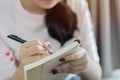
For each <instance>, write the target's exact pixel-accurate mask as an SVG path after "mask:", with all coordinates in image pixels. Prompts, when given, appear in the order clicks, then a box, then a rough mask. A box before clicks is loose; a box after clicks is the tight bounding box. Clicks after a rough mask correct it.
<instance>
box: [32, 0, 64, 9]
mask: <svg viewBox="0 0 120 80" xmlns="http://www.w3.org/2000/svg"><path fill="white" fill-rule="evenodd" d="M33 1H34V2H35V4H36V5H37V6H39V7H40V8H42V9H50V8H52V7H54V6H55V5H56V4H57V3H59V2H60V1H62V0H33Z"/></svg>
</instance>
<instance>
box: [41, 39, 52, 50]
mask: <svg viewBox="0 0 120 80" xmlns="http://www.w3.org/2000/svg"><path fill="white" fill-rule="evenodd" d="M43 46H44V47H45V48H46V49H47V50H50V49H51V48H52V47H51V43H50V42H49V41H47V42H44V43H43Z"/></svg>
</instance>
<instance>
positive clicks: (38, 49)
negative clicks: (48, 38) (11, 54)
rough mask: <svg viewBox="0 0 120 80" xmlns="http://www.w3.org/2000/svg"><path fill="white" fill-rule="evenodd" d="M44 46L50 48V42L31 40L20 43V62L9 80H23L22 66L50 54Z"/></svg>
mask: <svg viewBox="0 0 120 80" xmlns="http://www.w3.org/2000/svg"><path fill="white" fill-rule="evenodd" d="M46 48H47V49H49V50H50V49H51V45H50V42H45V43H41V42H40V41H38V40H32V41H28V42H25V43H24V44H22V46H21V48H20V52H19V59H20V64H19V67H18V69H17V71H16V72H15V74H14V75H13V77H12V78H11V79H10V80H24V73H23V66H24V65H27V64H30V63H33V62H36V61H38V60H41V59H43V58H45V57H46V56H48V55H50V53H49V51H48V50H47V49H46Z"/></svg>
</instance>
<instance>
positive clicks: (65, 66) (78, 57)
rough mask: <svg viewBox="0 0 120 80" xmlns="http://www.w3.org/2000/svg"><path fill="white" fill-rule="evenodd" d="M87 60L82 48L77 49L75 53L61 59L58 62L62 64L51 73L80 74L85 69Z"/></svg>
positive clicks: (85, 52)
mask: <svg viewBox="0 0 120 80" xmlns="http://www.w3.org/2000/svg"><path fill="white" fill-rule="evenodd" d="M88 60H89V59H88V54H87V51H86V50H85V49H83V48H79V49H78V50H77V51H76V52H75V53H73V54H71V55H68V56H66V57H64V58H61V59H60V61H61V62H63V63H62V64H60V65H59V66H57V67H56V68H55V69H53V70H52V72H53V74H56V73H57V72H58V73H72V74H81V73H83V72H84V71H85V70H86V69H87V67H88V62H89V61H88ZM55 72H56V73H55Z"/></svg>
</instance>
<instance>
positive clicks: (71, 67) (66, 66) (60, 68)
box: [55, 62, 88, 74]
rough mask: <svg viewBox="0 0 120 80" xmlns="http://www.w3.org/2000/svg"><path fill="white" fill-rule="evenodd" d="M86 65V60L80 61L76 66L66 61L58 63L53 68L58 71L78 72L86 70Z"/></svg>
mask: <svg viewBox="0 0 120 80" xmlns="http://www.w3.org/2000/svg"><path fill="white" fill-rule="evenodd" d="M87 66H88V62H85V63H81V64H79V65H77V66H74V65H72V64H71V62H66V63H63V64H61V65H59V66H58V67H56V68H55V69H56V70H57V72H59V73H73V74H80V73H81V72H84V71H85V70H86V68H87Z"/></svg>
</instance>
